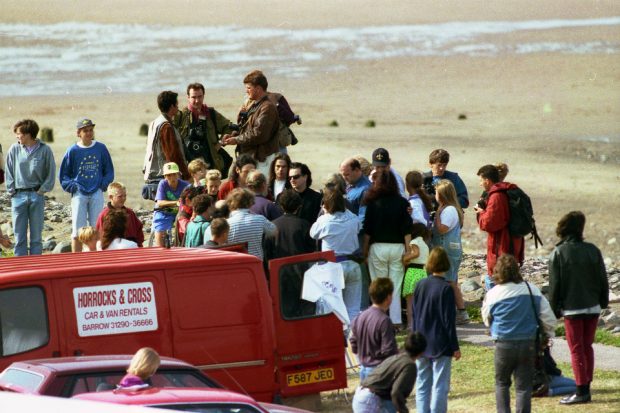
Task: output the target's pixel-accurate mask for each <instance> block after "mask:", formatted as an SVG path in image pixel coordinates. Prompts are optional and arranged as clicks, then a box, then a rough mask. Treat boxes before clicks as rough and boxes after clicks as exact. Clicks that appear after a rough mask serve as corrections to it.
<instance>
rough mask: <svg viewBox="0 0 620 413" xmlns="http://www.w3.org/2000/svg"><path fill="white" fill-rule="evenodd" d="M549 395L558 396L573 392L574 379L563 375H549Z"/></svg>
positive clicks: (574, 386)
mask: <svg viewBox="0 0 620 413" xmlns="http://www.w3.org/2000/svg"><path fill="white" fill-rule="evenodd" d="M550 378H551V381H550V382H549V396H559V395H561V394H574V393H575V392H576V391H577V385H576V384H575V380H573V379H571V378H570V377H564V376H550Z"/></svg>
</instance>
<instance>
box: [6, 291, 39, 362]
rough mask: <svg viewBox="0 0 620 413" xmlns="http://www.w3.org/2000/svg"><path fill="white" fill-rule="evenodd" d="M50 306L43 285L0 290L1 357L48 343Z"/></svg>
mask: <svg viewBox="0 0 620 413" xmlns="http://www.w3.org/2000/svg"><path fill="white" fill-rule="evenodd" d="M48 341H49V329H48V325H47V305H46V303H45V293H44V292H43V289H42V288H40V287H25V288H10V289H6V290H2V291H0V356H10V355H13V354H18V353H23V352H25V351H29V350H33V349H35V348H39V347H42V346H44V345H45V344H47V342H48Z"/></svg>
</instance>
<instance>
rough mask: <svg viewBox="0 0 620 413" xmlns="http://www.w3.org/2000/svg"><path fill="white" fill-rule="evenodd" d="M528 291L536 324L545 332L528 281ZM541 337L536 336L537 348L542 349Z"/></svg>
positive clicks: (526, 283) (526, 284)
mask: <svg viewBox="0 0 620 413" xmlns="http://www.w3.org/2000/svg"><path fill="white" fill-rule="evenodd" d="M524 283H525V286H526V287H527V290H528V291H529V292H530V302H531V303H532V310H533V311H534V317H536V324H537V325H538V330H539V331H541V332H542V331H543V326H542V323H541V322H540V318H539V317H538V311H536V303H535V302H534V294H532V289H531V288H530V285H529V284H528V282H527V281H524ZM540 344H541V343H540V335H539V334H536V348H538V349H540V348H541V345H540Z"/></svg>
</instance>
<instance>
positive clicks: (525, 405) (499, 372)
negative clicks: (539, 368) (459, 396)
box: [495, 340, 535, 413]
mask: <svg viewBox="0 0 620 413" xmlns="http://www.w3.org/2000/svg"><path fill="white" fill-rule="evenodd" d="M534 356H535V350H534V340H514V341H497V342H496V343H495V405H496V407H497V412H498V413H510V385H511V384H512V381H511V376H512V375H513V374H514V380H515V395H516V399H517V401H516V406H517V408H516V411H517V413H529V412H531V411H532V379H533V376H534Z"/></svg>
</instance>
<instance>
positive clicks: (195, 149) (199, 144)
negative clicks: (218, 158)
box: [185, 126, 205, 161]
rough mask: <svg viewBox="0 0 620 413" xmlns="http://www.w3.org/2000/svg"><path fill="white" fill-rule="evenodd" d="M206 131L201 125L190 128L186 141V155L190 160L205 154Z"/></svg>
mask: <svg viewBox="0 0 620 413" xmlns="http://www.w3.org/2000/svg"><path fill="white" fill-rule="evenodd" d="M203 142H204V131H203V129H202V128H201V127H200V126H199V127H197V128H196V127H194V128H190V129H189V134H188V136H187V141H186V142H185V157H186V158H187V160H188V161H192V160H194V159H196V158H200V157H204V156H205V146H204V143H203Z"/></svg>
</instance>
